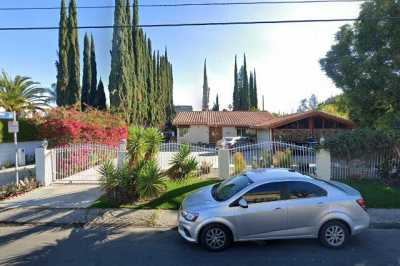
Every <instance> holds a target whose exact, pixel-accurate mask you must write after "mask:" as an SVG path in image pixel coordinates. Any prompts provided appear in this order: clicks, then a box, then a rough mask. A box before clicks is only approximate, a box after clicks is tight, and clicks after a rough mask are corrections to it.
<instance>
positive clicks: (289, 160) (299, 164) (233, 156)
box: [229, 141, 316, 175]
mask: <svg viewBox="0 0 400 266" xmlns="http://www.w3.org/2000/svg"><path fill="white" fill-rule="evenodd" d="M229 152H230V170H229V172H230V175H234V174H237V173H239V172H241V171H243V170H245V169H257V168H268V167H276V168H293V169H296V170H298V171H300V172H302V173H305V174H310V175H313V174H315V167H316V165H315V163H316V157H315V156H316V155H315V149H313V148H309V147H305V146H299V145H294V144H289V143H285V142H279V141H268V142H263V143H257V144H253V145H246V146H241V147H236V148H233V149H230V150H229Z"/></svg>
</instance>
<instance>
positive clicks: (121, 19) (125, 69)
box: [109, 0, 137, 122]
mask: <svg viewBox="0 0 400 266" xmlns="http://www.w3.org/2000/svg"><path fill="white" fill-rule="evenodd" d="M126 19H127V14H126V1H125V0H116V6H115V11H114V26H115V28H114V31H113V42H112V49H111V71H110V76H109V91H110V103H111V106H113V107H115V108H123V109H124V111H125V112H128V111H129V119H128V120H130V121H128V122H132V121H134V120H135V118H136V115H137V113H136V110H135V108H134V106H133V102H132V99H131V97H130V96H131V95H130V92H131V90H132V89H133V85H134V84H133V75H132V73H133V65H132V56H131V55H130V54H129V51H130V49H129V37H128V34H130V30H129V28H126V27H123V26H126V24H127V21H126ZM121 97H122V98H124V101H125V102H124V103H123V104H124V106H121Z"/></svg>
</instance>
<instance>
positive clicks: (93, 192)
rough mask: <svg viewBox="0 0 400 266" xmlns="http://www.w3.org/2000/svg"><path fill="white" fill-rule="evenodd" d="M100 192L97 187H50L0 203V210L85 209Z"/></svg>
mask: <svg viewBox="0 0 400 266" xmlns="http://www.w3.org/2000/svg"><path fill="white" fill-rule="evenodd" d="M101 194H102V192H101V189H100V186H99V185H84V184H79V185H52V186H49V187H40V188H38V189H35V190H33V191H31V192H28V193H26V194H24V195H21V196H18V197H15V198H11V199H8V200H4V201H0V208H20V207H48V208H87V207H89V206H90V205H92V204H93V202H94V201H96V200H97V199H98V198H99V197H100V196H101Z"/></svg>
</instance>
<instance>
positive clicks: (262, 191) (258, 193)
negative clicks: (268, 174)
mask: <svg viewBox="0 0 400 266" xmlns="http://www.w3.org/2000/svg"><path fill="white" fill-rule="evenodd" d="M283 187H284V184H283V182H274V183H267V184H263V185H260V186H258V187H255V188H253V189H251V190H250V191H248V192H247V193H246V194H244V195H243V198H244V199H245V200H246V201H247V203H248V204H254V203H261V202H270V201H276V200H281V199H282V191H283Z"/></svg>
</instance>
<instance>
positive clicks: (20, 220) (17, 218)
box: [0, 207, 400, 229]
mask: <svg viewBox="0 0 400 266" xmlns="http://www.w3.org/2000/svg"><path fill="white" fill-rule="evenodd" d="M368 212H369V214H370V216H371V227H373V228H396V229H400V209H369V210H368ZM0 223H6V224H7V223H8V224H37V225H40V224H53V225H94V226H110V225H111V226H116V227H120V226H134V227H175V226H177V211H172V210H135V209H124V208H120V209H96V208H88V209H83V208H43V207H26V208H21V207H19V208H0Z"/></svg>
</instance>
